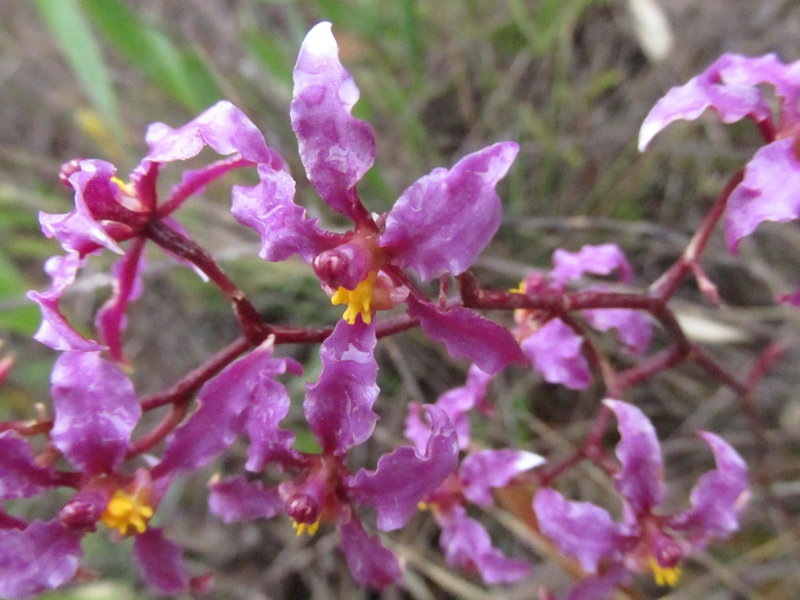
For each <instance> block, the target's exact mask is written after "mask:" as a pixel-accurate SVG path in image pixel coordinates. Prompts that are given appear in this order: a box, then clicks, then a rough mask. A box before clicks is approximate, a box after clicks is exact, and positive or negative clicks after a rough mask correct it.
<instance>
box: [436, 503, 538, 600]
mask: <svg viewBox="0 0 800 600" xmlns="http://www.w3.org/2000/svg"><path fill="white" fill-rule="evenodd" d="M436 520H437V521H438V522H439V524H440V525H441V527H442V534H441V537H440V538H439V545H440V546H441V547H442V549H443V550H444V554H445V560H446V561H447V564H449V565H452V566H454V567H457V568H460V569H465V570H473V569H474V570H476V571H477V572H478V573H479V574H480V576H481V579H483V581H484V582H485V583H487V584H489V585H494V584H498V583H508V582H511V581H518V580H520V579H523V578H524V577H527V576H528V575H529V574H530V573H531V571H532V570H533V566H532V565H531V564H530V563H529V562H527V561H525V560H522V559H518V558H508V557H506V556H505V554H503V552H502V551H500V550H499V549H497V548H495V547H494V546H492V540H491V539H490V538H489V533H488V532H487V531H486V529H485V528H484V526H483V525H481V524H480V523H479V522H478V521H476V520H475V519H472V518H470V517H468V516H467V515H466V511H465V510H464V507H462V506H453V507H452V508H451V509H450V510H448V511H447V512H445V513H440V514H437V517H436Z"/></svg>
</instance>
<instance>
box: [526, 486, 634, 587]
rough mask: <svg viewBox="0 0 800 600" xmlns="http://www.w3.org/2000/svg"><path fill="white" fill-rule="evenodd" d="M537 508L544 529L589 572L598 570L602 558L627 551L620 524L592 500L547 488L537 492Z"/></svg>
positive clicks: (543, 530) (540, 525)
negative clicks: (577, 499)
mask: <svg viewBox="0 0 800 600" xmlns="http://www.w3.org/2000/svg"><path fill="white" fill-rule="evenodd" d="M533 510H534V511H535V513H536V520H537V522H538V523H539V529H540V530H541V532H542V533H544V534H545V535H546V536H547V537H549V538H550V539H551V540H552V541H553V543H555V545H556V546H557V547H558V549H559V551H560V552H561V553H562V554H565V555H566V556H571V557H573V558H575V559H576V560H577V561H578V562H579V563H580V564H581V567H583V569H584V570H585V571H588V572H589V573H597V567H598V565H599V563H600V561H601V560H602V559H604V558H606V559H612V560H613V559H616V558H618V557H619V556H620V552H621V551H623V550H624V548H623V547H622V543H623V541H624V535H623V534H622V531H621V529H620V526H619V525H618V524H617V523H615V522H614V521H613V520H612V519H611V515H609V514H608V512H607V511H606V510H605V509H603V508H600V507H599V506H595V505H594V504H592V503H590V502H572V501H570V500H566V499H565V498H564V496H562V495H561V494H560V493H559V492H557V491H555V490H551V489H548V488H545V489H541V490H539V491H538V492H537V494H536V497H535V498H534V501H533Z"/></svg>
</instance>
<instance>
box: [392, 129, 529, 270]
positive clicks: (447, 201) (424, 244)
mask: <svg viewBox="0 0 800 600" xmlns="http://www.w3.org/2000/svg"><path fill="white" fill-rule="evenodd" d="M518 151H519V147H518V146H517V145H516V144H515V143H513V142H500V143H498V144H494V145H493V146H488V147H487V148H484V149H483V150H479V151H478V152H474V153H472V154H469V155H467V156H465V157H464V158H462V159H461V160H460V161H459V162H458V163H456V164H455V165H454V166H453V168H452V169H450V170H447V169H443V168H438V169H434V170H433V171H432V172H431V173H429V174H428V175H426V176H424V177H422V178H421V179H419V180H417V181H416V182H415V183H413V184H412V185H411V186H410V187H409V188H408V189H407V190H406V191H405V192H403V194H402V195H401V196H400V198H399V199H398V200H397V202H396V203H395V205H394V207H393V208H392V210H391V211H389V214H388V216H387V218H386V229H385V231H384V232H383V234H382V235H381V237H380V245H381V246H383V247H384V248H386V249H387V250H388V251H389V252H390V253H391V254H392V257H393V258H392V262H393V263H394V264H396V265H399V266H401V267H405V268H408V269H410V270H411V271H413V272H414V273H416V274H417V276H418V277H419V278H420V279H422V280H423V281H428V280H431V279H434V278H436V277H439V276H440V275H444V274H445V273H448V272H449V273H452V274H453V275H458V274H460V273H463V272H464V271H466V270H467V269H468V268H470V267H471V266H472V264H473V263H474V262H475V260H476V259H477V258H478V255H479V254H480V253H481V251H482V250H483V249H484V248H485V247H486V246H487V245H488V244H489V242H490V241H491V239H492V238H493V237H494V234H495V233H496V232H497V229H498V227H499V226H500V218H501V216H502V207H501V205H500V198H499V197H498V196H497V193H496V192H495V186H496V185H497V183H498V182H499V181H500V179H502V178H503V177H504V176H505V174H506V173H507V172H508V169H509V168H510V167H511V163H512V162H513V161H514V158H516V156H517V152H518Z"/></svg>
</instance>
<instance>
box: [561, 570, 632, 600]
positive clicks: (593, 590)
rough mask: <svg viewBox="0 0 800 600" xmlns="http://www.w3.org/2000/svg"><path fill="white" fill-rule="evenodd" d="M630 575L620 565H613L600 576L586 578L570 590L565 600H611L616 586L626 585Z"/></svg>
mask: <svg viewBox="0 0 800 600" xmlns="http://www.w3.org/2000/svg"><path fill="white" fill-rule="evenodd" d="M629 579H630V573H629V572H628V570H627V569H626V568H625V567H624V566H623V565H622V564H619V563H618V564H614V565H612V566H611V568H609V569H608V570H607V571H605V572H603V573H602V574H600V575H593V576H591V577H586V578H585V579H583V580H582V581H581V582H580V583H578V585H576V586H575V587H574V588H572V591H570V593H569V595H568V596H567V598H566V600H611V599H612V598H614V594H615V593H616V591H617V586H619V585H625V584H627V582H628V580H629Z"/></svg>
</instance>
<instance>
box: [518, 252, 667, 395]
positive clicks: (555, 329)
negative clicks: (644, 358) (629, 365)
mask: <svg viewBox="0 0 800 600" xmlns="http://www.w3.org/2000/svg"><path fill="white" fill-rule="evenodd" d="M615 271H616V272H617V273H618V277H619V280H620V281H621V282H623V283H627V282H629V281H630V279H631V277H632V269H631V266H630V264H629V263H628V259H627V258H626V257H625V254H624V253H623V252H622V250H621V249H620V248H619V246H617V245H616V244H600V245H597V246H593V245H586V246H583V247H582V248H581V249H580V250H579V251H578V252H567V251H566V250H562V249H560V248H559V249H558V250H556V251H555V252H554V253H553V269H552V270H551V271H550V272H549V273H546V274H545V273H541V272H534V273H531V274H530V275H529V276H528V277H527V278H526V279H525V280H524V281H523V282H522V283H521V284H520V286H519V287H518V288H517V289H515V290H512V291H515V292H519V293H538V292H543V291H547V292H564V291H566V289H567V285H568V284H569V283H574V282H577V281H580V279H581V278H582V277H583V276H584V275H585V274H587V273H589V274H592V275H602V276H605V275H610V274H612V273H614V272H615ZM584 289H589V290H603V289H605V288H603V287H602V286H597V285H595V286H592V287H588V288H584ZM581 312H582V314H583V316H584V317H585V318H586V320H587V321H588V323H589V325H591V326H592V327H593V328H594V329H597V330H598V331H608V330H610V329H616V332H617V336H618V337H619V339H620V341H622V342H623V344H624V345H625V347H626V348H628V349H629V350H630V351H631V352H633V353H634V354H642V353H643V352H644V351H645V350H646V349H647V346H648V345H649V344H650V339H651V337H652V327H651V324H650V321H649V320H648V318H647V316H646V315H644V314H642V313H641V312H639V311H635V310H629V309H624V308H596V309H590V310H584V311H581ZM514 319H515V321H516V322H517V328H516V330H515V333H516V335H517V337H518V338H519V339H520V345H521V346H522V351H523V352H524V353H525V355H526V356H527V357H528V360H529V361H530V362H531V364H532V365H533V366H534V368H536V370H537V371H539V372H540V373H542V375H543V376H544V378H545V379H546V380H547V381H549V382H550V383H560V384H563V385H565V386H567V387H569V388H572V389H584V388H586V387H587V386H588V385H589V383H590V382H591V372H590V370H589V364H588V362H587V361H586V358H585V357H584V356H583V353H582V350H581V347H582V346H583V338H582V337H581V336H580V335H578V334H577V333H576V332H575V331H574V330H573V329H572V328H571V327H570V326H569V325H567V324H566V323H565V322H564V321H562V320H561V319H559V318H557V317H551V316H550V315H542V314H541V313H540V312H539V311H531V310H525V309H520V310H517V311H515V313H514Z"/></svg>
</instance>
